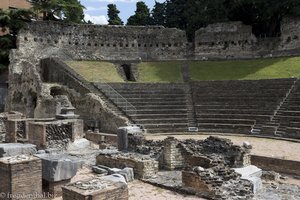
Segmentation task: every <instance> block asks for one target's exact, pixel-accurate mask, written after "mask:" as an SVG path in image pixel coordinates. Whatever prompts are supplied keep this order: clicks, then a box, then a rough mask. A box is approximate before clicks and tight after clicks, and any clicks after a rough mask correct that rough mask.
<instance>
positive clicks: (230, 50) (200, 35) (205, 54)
mask: <svg viewBox="0 0 300 200" xmlns="http://www.w3.org/2000/svg"><path fill="white" fill-rule="evenodd" d="M256 41H257V40H256V38H255V36H254V35H253V34H252V27H251V26H246V25H244V24H243V23H242V22H226V23H216V24H211V25H208V26H207V27H205V28H201V29H199V30H198V31H197V32H196V33H195V59H196V60H201V59H208V58H210V59H211V58H212V59H214V58H215V59H219V58H221V57H223V58H224V59H230V58H250V57H252V56H253V55H252V52H251V51H252V48H253V45H254V44H255V43H256Z"/></svg>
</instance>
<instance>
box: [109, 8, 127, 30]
mask: <svg viewBox="0 0 300 200" xmlns="http://www.w3.org/2000/svg"><path fill="white" fill-rule="evenodd" d="M107 7H108V11H107V16H108V24H109V25H123V24H124V23H123V21H122V20H121V18H120V17H119V13H120V11H119V10H118V9H117V6H116V4H108V5H107Z"/></svg>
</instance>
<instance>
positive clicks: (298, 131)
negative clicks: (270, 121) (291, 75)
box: [274, 80, 300, 139]
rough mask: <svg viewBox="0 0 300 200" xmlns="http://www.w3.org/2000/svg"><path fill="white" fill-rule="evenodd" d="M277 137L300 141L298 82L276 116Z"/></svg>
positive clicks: (299, 93)
mask: <svg viewBox="0 0 300 200" xmlns="http://www.w3.org/2000/svg"><path fill="white" fill-rule="evenodd" d="M274 121H275V122H276V123H277V124H278V125H279V126H278V129H277V131H276V134H277V135H281V136H284V137H291V138H297V139H300V82H299V81H298V80H297V81H296V83H295V85H294V86H293V88H292V90H291V91H290V93H289V95H288V96H287V98H286V99H285V100H284V102H283V103H282V105H281V107H280V109H279V110H278V112H277V113H276V115H275V116H274Z"/></svg>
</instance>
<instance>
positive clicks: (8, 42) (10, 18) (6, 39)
mask: <svg viewBox="0 0 300 200" xmlns="http://www.w3.org/2000/svg"><path fill="white" fill-rule="evenodd" d="M32 17H33V12H32V11H31V10H27V9H9V10H0V27H1V29H2V30H1V31H2V32H8V34H7V35H4V36H1V37H0V68H1V69H3V68H6V67H7V66H8V64H9V57H8V56H9V51H10V50H11V49H13V48H16V36H17V33H18V31H19V30H20V29H21V28H22V27H23V26H24V22H26V21H31V19H32Z"/></svg>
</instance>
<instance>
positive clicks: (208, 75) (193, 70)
mask: <svg viewBox="0 0 300 200" xmlns="http://www.w3.org/2000/svg"><path fill="white" fill-rule="evenodd" d="M189 64H190V75H191V78H192V79H193V80H257V79H274V78H291V77H300V57H289V58H270V59H256V60H236V61H191V62H190V63H189Z"/></svg>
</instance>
